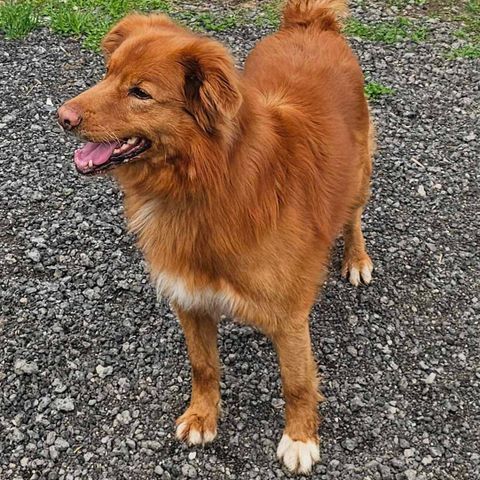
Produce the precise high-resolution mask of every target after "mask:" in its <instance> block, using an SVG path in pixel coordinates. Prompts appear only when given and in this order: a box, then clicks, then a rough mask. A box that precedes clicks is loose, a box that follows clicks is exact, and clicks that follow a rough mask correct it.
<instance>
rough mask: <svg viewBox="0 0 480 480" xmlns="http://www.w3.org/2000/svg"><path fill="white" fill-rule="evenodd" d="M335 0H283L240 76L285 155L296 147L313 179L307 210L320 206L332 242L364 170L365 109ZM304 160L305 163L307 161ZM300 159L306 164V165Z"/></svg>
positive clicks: (355, 64) (358, 73)
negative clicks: (267, 115) (279, 16)
mask: <svg viewBox="0 0 480 480" xmlns="http://www.w3.org/2000/svg"><path fill="white" fill-rule="evenodd" d="M346 11H347V7H346V3H345V2H342V1H338V0H309V1H296V0H293V1H289V2H287V5H286V7H285V10H284V14H283V22H282V26H281V28H280V30H279V31H278V32H277V33H275V34H274V35H271V36H269V37H267V38H265V39H264V40H263V41H261V42H260V43H259V44H258V45H257V46H256V48H255V49H254V50H253V51H252V52H251V54H250V56H249V57H248V59H247V61H246V65H245V80H246V81H247V82H248V84H249V85H250V86H251V87H252V88H253V89H256V90H257V91H258V92H259V94H260V95H259V97H260V99H261V101H262V102H264V103H265V104H266V105H267V107H268V108H269V110H270V112H271V113H272V116H273V117H274V118H275V119H276V121H277V131H279V132H280V136H281V137H283V140H284V142H285V146H284V147H285V148H284V149H283V151H284V152H288V151H289V149H292V148H293V144H295V148H293V149H294V150H296V151H299V150H300V151H302V150H303V151H304V154H303V155H301V156H300V157H299V156H298V155H296V156H295V157H296V158H288V153H287V157H286V158H283V159H279V161H284V162H293V164H292V166H291V168H292V169H295V168H296V167H300V166H299V163H302V162H303V163H304V165H303V166H302V167H300V168H301V170H302V172H303V173H306V174H307V177H306V179H305V182H306V184H305V185H304V187H305V188H308V183H309V182H312V191H313V192H314V195H315V196H317V199H314V198H311V199H310V200H311V201H312V205H311V206H312V209H313V210H316V211H317V212H318V211H319V210H321V211H322V225H321V229H322V231H323V234H324V235H325V236H326V237H328V238H329V240H330V241H331V239H332V237H333V236H335V235H336V233H337V232H338V231H339V229H340V228H341V226H342V225H343V224H344V223H345V221H346V219H347V217H348V216H349V214H350V212H351V210H352V208H354V206H355V204H356V203H357V200H358V197H363V196H364V195H362V190H363V188H362V187H363V184H364V183H365V182H364V179H363V177H364V174H363V172H364V171H367V172H368V173H369V171H370V157H371V155H370V153H371V152H370V151H369V146H368V142H367V139H368V137H369V135H368V132H369V113H368V105H367V102H366V99H365V95H364V90H363V87H364V80H363V74H362V71H361V69H360V66H359V64H358V61H357V59H356V57H355V55H354V53H353V52H352V50H351V49H350V47H349V46H348V44H347V42H346V41H345V39H344V38H343V36H342V35H341V33H340V24H339V21H338V20H337V18H338V15H339V14H344V13H346ZM308 163H310V164H308ZM305 164H307V165H305Z"/></svg>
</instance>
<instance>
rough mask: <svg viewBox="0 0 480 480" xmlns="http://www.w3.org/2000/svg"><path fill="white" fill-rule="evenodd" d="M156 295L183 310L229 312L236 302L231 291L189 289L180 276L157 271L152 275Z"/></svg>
mask: <svg viewBox="0 0 480 480" xmlns="http://www.w3.org/2000/svg"><path fill="white" fill-rule="evenodd" d="M154 281H155V286H156V288H157V295H158V296H159V297H168V298H169V299H170V300H171V301H173V302H175V303H177V304H178V305H179V306H180V307H182V308H184V309H185V310H206V311H210V310H216V311H219V312H220V313H225V314H227V313H231V312H232V311H233V308H234V306H235V303H236V299H235V296H234V294H233V293H232V292H228V291H224V290H221V291H217V290H214V289H212V288H209V287H207V288H199V289H193V290H191V289H189V288H188V287H187V285H186V284H185V282H184V281H183V280H182V279H181V278H180V277H174V276H171V275H169V274H166V273H163V272H161V273H159V274H157V275H156V276H155V277H154Z"/></svg>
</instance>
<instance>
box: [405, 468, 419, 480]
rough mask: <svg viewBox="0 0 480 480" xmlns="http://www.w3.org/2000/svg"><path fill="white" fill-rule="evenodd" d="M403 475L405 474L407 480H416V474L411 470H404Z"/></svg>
mask: <svg viewBox="0 0 480 480" xmlns="http://www.w3.org/2000/svg"><path fill="white" fill-rule="evenodd" d="M403 473H404V474H405V477H406V478H407V480H415V479H416V478H417V472H416V471H415V470H412V469H411V468H409V469H408V470H405V472H403Z"/></svg>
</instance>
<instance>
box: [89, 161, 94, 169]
mask: <svg viewBox="0 0 480 480" xmlns="http://www.w3.org/2000/svg"><path fill="white" fill-rule="evenodd" d="M88 168H93V160H90V161H89V162H88Z"/></svg>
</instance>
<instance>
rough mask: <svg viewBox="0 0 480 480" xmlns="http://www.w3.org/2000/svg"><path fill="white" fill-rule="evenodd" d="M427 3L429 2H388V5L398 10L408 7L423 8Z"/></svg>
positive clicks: (420, 0)
mask: <svg viewBox="0 0 480 480" xmlns="http://www.w3.org/2000/svg"><path fill="white" fill-rule="evenodd" d="M427 1H428V0H387V4H388V5H390V6H392V7H397V8H406V7H408V6H412V7H422V6H423V5H425V4H426V3H427Z"/></svg>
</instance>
